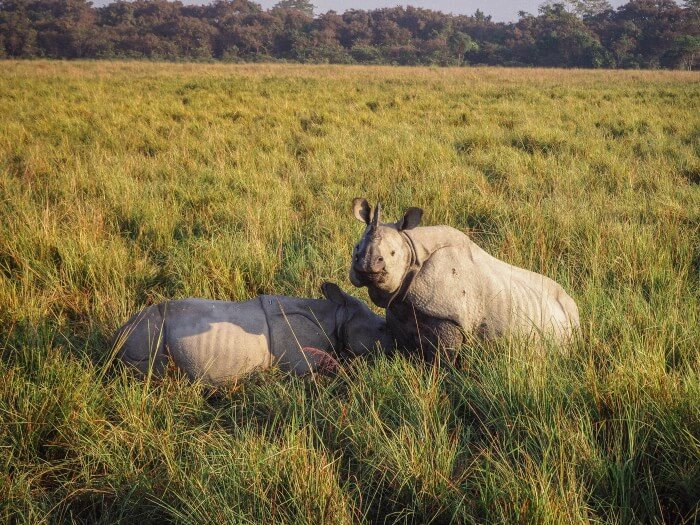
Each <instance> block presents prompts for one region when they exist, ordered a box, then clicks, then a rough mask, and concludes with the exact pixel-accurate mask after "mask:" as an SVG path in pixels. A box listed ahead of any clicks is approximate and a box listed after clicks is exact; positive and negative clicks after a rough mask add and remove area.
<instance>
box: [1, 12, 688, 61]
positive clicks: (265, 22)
mask: <svg viewBox="0 0 700 525" xmlns="http://www.w3.org/2000/svg"><path fill="white" fill-rule="evenodd" d="M697 6H698V4H697V1H696V0H688V1H686V2H684V4H683V5H678V4H677V3H675V2H674V1H673V0H631V1H630V2H629V3H627V4H625V5H623V6H621V7H619V8H617V9H612V8H611V6H610V4H609V3H608V2H607V0H567V1H566V2H561V3H559V2H554V3H547V4H544V5H542V6H541V7H540V9H539V11H538V13H537V14H529V13H524V12H523V13H520V19H519V20H518V21H517V22H514V23H502V22H494V21H493V20H492V19H491V17H490V16H487V15H486V14H484V12H482V11H481V10H478V11H477V12H476V13H474V15H473V16H464V15H451V14H445V13H441V12H438V11H432V10H429V9H421V8H416V7H394V8H389V9H374V10H360V9H350V10H348V11H346V12H344V13H342V14H338V13H336V12H333V11H329V12H327V13H323V14H319V15H317V16H314V6H313V4H311V3H310V2H308V1H307V0H281V1H280V2H278V3H277V4H276V5H275V6H274V7H273V8H271V9H268V10H264V9H262V8H261V7H260V5H258V4H256V3H254V2H251V1H249V0H217V1H215V2H213V3H211V4H209V5H198V6H193V5H185V4H183V3H182V2H180V1H170V0H135V1H132V2H127V1H124V0H117V1H115V2H113V3H111V4H109V5H106V6H104V7H94V6H92V4H91V2H88V1H86V0H0V56H5V57H21V58H31V57H47V58H69V59H70V58H149V59H166V60H179V59H182V60H212V59H216V60H230V61H255V60H287V61H299V62H331V63H382V64H406V65H412V64H435V65H462V64H490V65H515V66H550V67H584V68H588V67H590V68H597V67H612V68H658V67H663V68H683V69H695V68H697V67H698V65H699V63H700V14H698V7H697Z"/></svg>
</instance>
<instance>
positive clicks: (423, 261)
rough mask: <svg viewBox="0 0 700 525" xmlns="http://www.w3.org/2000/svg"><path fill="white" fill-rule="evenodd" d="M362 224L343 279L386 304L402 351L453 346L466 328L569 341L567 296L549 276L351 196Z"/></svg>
mask: <svg viewBox="0 0 700 525" xmlns="http://www.w3.org/2000/svg"><path fill="white" fill-rule="evenodd" d="M353 207H354V213H355V217H356V218H357V219H358V220H360V221H362V222H364V223H365V224H366V228H365V232H364V234H363V236H362V238H361V239H360V242H358V243H357V245H356V246H355V249H354V251H353V260H352V264H351V267H350V280H351V281H352V283H353V284H354V285H355V286H367V288H368V291H369V296H370V298H371V299H372V301H373V302H374V303H375V304H376V305H377V306H381V307H383V308H386V309H387V315H386V316H387V325H388V328H389V330H390V331H391V332H392V334H393V335H394V336H395V337H396V339H397V342H398V344H399V346H400V347H402V348H404V349H405V350H409V351H413V350H416V349H418V350H421V351H422V352H423V353H424V354H426V357H429V358H430V357H431V356H432V353H433V352H434V349H435V348H437V346H438V342H439V343H440V344H441V345H442V346H443V347H446V348H456V347H458V346H459V345H460V344H462V342H463V338H464V335H465V334H471V335H475V336H477V337H480V338H483V339H491V338H496V337H500V336H503V335H507V334H511V335H512V334H519V335H525V336H530V335H535V336H536V337H540V336H542V335H546V336H548V337H550V338H553V339H555V340H560V341H561V340H565V339H568V338H569V336H570V335H571V333H572V331H573V330H574V329H575V328H576V327H578V325H579V315H578V308H577V307H576V303H575V302H574V300H573V299H572V298H571V297H569V296H568V295H567V294H566V292H565V291H564V289H563V288H562V287H561V286H560V285H559V284H557V283H556V282H554V281H553V280H552V279H549V278H548V277H545V276H544V275H540V274H537V273H534V272H531V271H528V270H524V269H522V268H518V267H516V266H512V265H510V264H507V263H505V262H503V261H500V260H498V259H496V258H495V257H492V256H491V255H489V254H488V253H486V252H485V251H484V250H482V249H481V248H479V246H477V245H476V244H475V243H474V242H472V241H471V240H470V239H469V237H468V236H467V235H465V234H464V233H462V232H460V231H459V230H456V229H454V228H451V227H449V226H428V227H419V226H418V225H419V224H420V221H421V218H422V215H423V210H421V209H420V208H409V209H408V210H407V211H406V213H405V215H404V217H403V218H402V219H401V220H400V221H399V222H397V223H392V224H382V223H381V222H380V210H381V207H380V205H379V204H377V207H376V208H375V209H374V213H372V210H371V208H370V205H369V204H368V203H367V201H366V200H365V199H355V200H354V202H353Z"/></svg>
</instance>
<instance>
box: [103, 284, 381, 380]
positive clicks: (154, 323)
mask: <svg viewBox="0 0 700 525" xmlns="http://www.w3.org/2000/svg"><path fill="white" fill-rule="evenodd" d="M321 290H322V292H323V294H324V296H325V297H326V299H301V298H296V297H284V296H272V295H263V296H260V297H258V298H256V299H251V300H249V301H245V302H228V301H212V300H205V299H183V300H179V301H168V302H165V303H161V304H158V305H153V306H150V307H148V308H145V309H144V310H143V311H141V312H140V313H138V314H136V315H135V316H133V317H132V318H131V319H129V321H127V323H126V324H125V325H124V326H122V327H121V328H120V329H119V330H118V331H117V334H116V335H115V345H116V346H117V347H118V353H119V356H120V357H121V359H122V360H123V361H124V362H126V363H128V364H130V365H133V366H134V367H136V368H137V369H138V370H140V371H141V372H142V373H144V374H145V373H146V372H147V371H148V370H149V368H151V367H152V370H153V372H154V373H155V374H156V375H160V374H162V373H163V371H164V370H165V368H166V367H167V365H168V362H169V359H170V358H171V359H172V361H173V362H174V364H175V365H176V366H177V367H178V368H180V369H181V370H183V371H184V372H185V373H186V374H187V375H188V376H189V377H190V378H191V379H195V380H201V381H202V382H203V383H204V384H207V385H211V386H219V385H223V384H225V383H228V382H231V381H235V380H236V379H238V378H240V377H241V376H243V375H244V374H246V373H248V372H251V371H253V370H261V369H266V368H269V367H270V366H273V365H274V366H279V367H280V368H281V369H282V370H284V371H288V372H292V373H294V374H297V375H304V374H307V373H310V372H321V373H329V372H333V371H334V368H335V366H337V363H336V362H335V359H333V357H331V355H330V354H329V353H328V352H330V351H334V352H336V353H337V354H338V353H342V354H344V355H347V356H359V355H362V354H365V353H367V352H369V351H370V350H372V349H373V348H375V347H376V345H377V344H379V345H381V347H382V348H389V347H390V346H391V345H392V344H393V339H392V338H391V337H390V336H389V334H388V333H387V331H386V321H385V320H384V319H383V318H381V317H380V316H378V315H376V314H374V313H373V312H372V311H371V310H370V309H369V308H368V306H367V305H366V304H365V303H363V302H362V301H360V300H359V299H356V298H354V297H352V296H350V295H348V294H346V293H344V292H343V291H341V290H340V288H339V287H338V286H337V285H335V284H332V283H324V284H323V286H322V287H321Z"/></svg>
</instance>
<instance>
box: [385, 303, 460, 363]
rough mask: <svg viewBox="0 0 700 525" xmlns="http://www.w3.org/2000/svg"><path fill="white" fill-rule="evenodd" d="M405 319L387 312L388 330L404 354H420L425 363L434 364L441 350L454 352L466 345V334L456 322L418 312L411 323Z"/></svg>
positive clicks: (389, 311)
mask: <svg viewBox="0 0 700 525" xmlns="http://www.w3.org/2000/svg"><path fill="white" fill-rule="evenodd" d="M398 313H399V314H401V313H402V312H401V311H399V312H398ZM403 317H405V316H402V315H396V314H395V313H394V312H392V311H391V310H387V315H386V319H387V324H388V325H389V329H390V331H391V332H392V333H393V334H395V337H396V339H397V346H398V347H399V349H400V350H401V351H402V352H403V353H405V354H408V355H416V354H418V355H420V356H421V357H422V358H423V359H425V360H426V361H428V362H432V361H433V360H434V359H435V356H436V355H437V352H438V350H447V351H448V352H449V353H454V352H456V351H457V350H458V349H459V348H460V346H462V344H463V343H464V333H463V331H462V329H461V328H460V327H459V325H457V324H456V323H455V322H453V321H450V320H447V319H440V318H437V317H429V316H425V315H421V314H420V313H418V312H416V313H415V314H414V315H413V316H412V318H411V319H410V320H403Z"/></svg>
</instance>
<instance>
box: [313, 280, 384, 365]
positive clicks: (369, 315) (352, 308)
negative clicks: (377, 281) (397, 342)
mask: <svg viewBox="0 0 700 525" xmlns="http://www.w3.org/2000/svg"><path fill="white" fill-rule="evenodd" d="M321 292H322V293H323V295H324V296H325V297H326V299H328V300H329V301H330V302H331V303H333V304H335V305H336V306H337V307H338V309H337V312H338V318H337V319H336V333H338V343H339V344H340V345H341V347H342V350H343V353H344V354H345V355H347V356H352V357H357V356H360V355H363V354H366V353H368V352H370V351H372V350H373V349H375V348H376V347H377V345H380V346H381V348H382V350H384V351H387V350H390V349H391V348H393V346H394V338H393V337H392V335H391V334H390V333H389V331H388V330H387V326H386V320H385V319H384V318H383V317H380V316H378V315H377V314H375V313H374V312H373V311H372V310H370V309H369V307H368V306H367V305H366V304H365V303H364V302H363V301H361V300H359V299H357V298H355V297H353V296H352V295H350V294H347V293H345V292H343V291H342V290H341V289H340V287H339V286H338V285H337V284H335V283H329V282H325V283H323V285H322V286H321Z"/></svg>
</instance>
